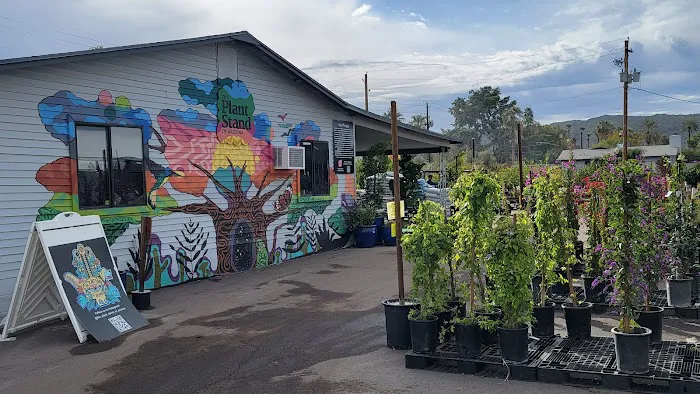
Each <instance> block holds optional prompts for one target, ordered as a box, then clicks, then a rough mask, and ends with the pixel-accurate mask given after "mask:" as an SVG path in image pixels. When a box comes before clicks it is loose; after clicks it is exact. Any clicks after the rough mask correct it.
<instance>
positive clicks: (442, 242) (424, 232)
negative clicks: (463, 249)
mask: <svg viewBox="0 0 700 394" xmlns="http://www.w3.org/2000/svg"><path fill="white" fill-rule="evenodd" d="M410 228H411V230H412V231H411V232H408V233H407V234H405V235H403V236H402V238H401V244H402V245H403V250H404V253H405V256H406V260H408V261H409V262H411V263H412V264H413V270H412V271H411V291H412V292H413V294H414V296H415V298H416V299H417V300H418V301H419V302H420V308H418V309H413V310H412V311H411V312H410V313H409V316H408V319H409V323H410V326H411V344H412V347H413V351H414V352H416V353H432V352H434V351H435V347H436V346H437V339H438V318H437V315H436V314H437V313H438V312H441V311H444V310H445V309H446V307H447V300H448V297H449V291H448V282H449V278H448V276H447V273H446V272H445V270H444V269H443V267H442V265H441V261H442V260H443V259H444V258H445V257H446V254H447V251H448V250H449V248H450V244H451V243H452V238H451V237H450V234H449V231H448V229H447V227H446V226H445V214H444V213H443V209H442V207H441V206H440V205H439V204H437V203H435V202H432V201H428V200H426V201H423V202H421V204H420V205H419V207H418V213H417V214H416V216H414V217H413V219H412V220H411V226H410Z"/></svg>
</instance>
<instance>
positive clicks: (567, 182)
mask: <svg viewBox="0 0 700 394" xmlns="http://www.w3.org/2000/svg"><path fill="white" fill-rule="evenodd" d="M563 164H564V165H563V167H564V177H563V192H564V193H563V208H564V212H565V214H566V227H567V228H566V230H564V231H563V232H562V235H563V237H564V238H565V239H566V245H567V246H565V249H566V248H569V246H568V244H569V243H570V244H571V246H570V247H571V250H572V251H573V249H574V244H575V243H576V241H577V240H578V228H579V225H578V217H577V214H576V197H575V194H574V180H575V178H576V168H575V167H574V163H573V160H569V161H568V162H565V163H563ZM562 256H563V255H562ZM571 257H573V258H570V257H566V258H565V260H564V261H562V263H563V264H565V265H566V280H567V282H569V297H571V304H572V305H573V306H574V307H576V305H577V304H578V300H577V299H576V290H575V289H574V278H573V275H572V273H571V267H572V266H573V265H574V264H576V255H575V252H574V253H573V254H572V255H571Z"/></svg>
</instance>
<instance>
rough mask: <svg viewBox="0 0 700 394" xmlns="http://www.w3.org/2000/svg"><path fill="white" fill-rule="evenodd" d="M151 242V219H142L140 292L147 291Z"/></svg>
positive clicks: (145, 217) (144, 217)
mask: <svg viewBox="0 0 700 394" xmlns="http://www.w3.org/2000/svg"><path fill="white" fill-rule="evenodd" d="M150 242H151V218H150V217H147V216H143V217H141V232H140V234H139V291H145V287H146V270H147V269H148V267H147V265H148V264H147V263H148V249H149V244H150Z"/></svg>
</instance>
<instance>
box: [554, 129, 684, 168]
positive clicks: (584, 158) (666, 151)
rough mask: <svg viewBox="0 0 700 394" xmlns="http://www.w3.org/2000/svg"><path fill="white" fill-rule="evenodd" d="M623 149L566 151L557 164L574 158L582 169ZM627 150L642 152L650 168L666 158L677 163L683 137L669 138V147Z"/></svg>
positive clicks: (675, 135)
mask: <svg viewBox="0 0 700 394" xmlns="http://www.w3.org/2000/svg"><path fill="white" fill-rule="evenodd" d="M621 149H622V144H620V145H618V146H617V148H599V149H573V150H572V149H565V150H563V151H562V152H561V154H559V157H557V163H561V162H565V161H568V160H570V159H572V158H573V160H574V166H575V167H576V169H581V168H583V166H585V165H586V164H588V163H590V162H591V161H593V160H595V159H598V158H601V157H603V156H605V155H608V154H611V153H615V152H617V151H618V150H621ZM627 149H628V150H630V151H631V150H640V151H642V157H643V158H644V164H646V165H648V166H650V167H653V166H655V165H656V163H657V162H658V161H659V159H660V158H662V157H664V156H666V157H668V158H669V160H671V162H675V161H676V157H677V156H678V154H679V153H680V151H681V136H680V135H677V134H674V135H671V136H669V143H668V145H647V146H630V147H628V148H627ZM572 153H573V157H572Z"/></svg>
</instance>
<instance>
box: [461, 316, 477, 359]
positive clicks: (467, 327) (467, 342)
mask: <svg viewBox="0 0 700 394" xmlns="http://www.w3.org/2000/svg"><path fill="white" fill-rule="evenodd" d="M455 343H456V345H457V355H459V357H462V358H474V357H479V356H480V355H481V329H480V328H479V325H478V324H455Z"/></svg>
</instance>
